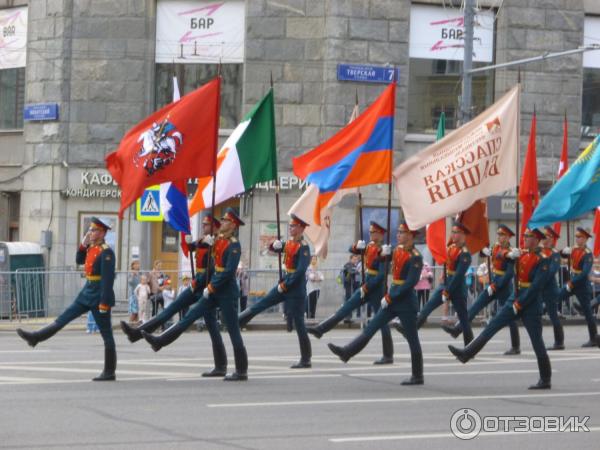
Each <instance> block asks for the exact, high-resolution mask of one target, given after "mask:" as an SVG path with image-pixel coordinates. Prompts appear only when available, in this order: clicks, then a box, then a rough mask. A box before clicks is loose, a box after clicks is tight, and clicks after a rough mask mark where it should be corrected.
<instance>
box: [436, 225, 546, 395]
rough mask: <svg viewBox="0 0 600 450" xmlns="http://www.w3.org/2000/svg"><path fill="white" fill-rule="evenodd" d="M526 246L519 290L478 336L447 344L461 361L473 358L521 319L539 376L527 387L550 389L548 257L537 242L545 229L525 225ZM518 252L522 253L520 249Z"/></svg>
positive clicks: (521, 259)
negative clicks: (544, 295)
mask: <svg viewBox="0 0 600 450" xmlns="http://www.w3.org/2000/svg"><path fill="white" fill-rule="evenodd" d="M523 239H524V241H525V248H524V249H523V252H522V254H521V255H519V266H518V267H519V272H518V282H519V292H518V294H517V295H516V296H515V295H513V297H512V298H511V299H510V300H509V301H508V302H506V303H505V304H504V306H503V307H502V309H501V310H500V311H499V312H498V314H496V315H495V316H494V318H493V319H492V320H491V322H490V323H489V324H488V325H487V326H486V327H485V328H484V330H483V331H482V332H481V334H480V335H479V336H477V338H476V339H475V340H474V341H472V342H471V343H470V344H468V345H467V346H466V347H465V348H464V349H462V350H461V349H458V348H456V347H454V346H452V345H449V346H448V348H449V349H450V351H451V352H452V354H453V355H454V356H456V357H457V358H458V360H459V361H460V362H462V363H463V364H464V363H466V362H467V361H469V360H470V359H471V358H473V357H474V356H475V355H476V354H477V353H479V351H480V350H481V349H482V348H483V347H484V346H485V344H486V343H487V342H488V341H489V340H490V339H491V338H492V337H493V336H494V335H495V334H496V333H497V332H498V331H499V330H500V329H501V328H502V327H504V326H506V325H508V324H509V323H510V322H514V321H515V320H517V319H521V320H522V321H523V324H524V325H525V328H526V329H527V333H528V334H529V338H530V339H531V345H532V346H533V350H534V351H535V355H536V357H537V362H538V368H539V371H540V379H539V381H538V382H537V384H534V385H532V386H530V387H529V389H550V387H551V377H552V368H551V367H550V358H548V353H547V352H546V347H545V345H544V340H543V338H542V310H543V306H542V301H541V298H540V293H541V292H542V289H543V287H544V285H545V284H546V283H547V281H548V274H549V273H550V270H549V265H550V260H549V259H548V258H546V257H545V256H544V254H543V253H542V252H541V249H540V248H539V243H540V241H541V240H542V239H544V233H542V232H541V231H540V230H538V229H533V230H530V229H527V230H525V233H524V234H523ZM517 253H521V251H520V250H518V251H517Z"/></svg>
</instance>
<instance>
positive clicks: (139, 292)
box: [134, 275, 152, 323]
mask: <svg viewBox="0 0 600 450" xmlns="http://www.w3.org/2000/svg"><path fill="white" fill-rule="evenodd" d="M134 292H135V298H137V302H138V311H139V317H140V322H142V323H144V322H146V320H148V319H149V317H148V312H149V308H148V299H149V298H150V294H151V293H152V291H151V290H150V285H149V284H148V277H147V276H146V275H142V276H141V277H140V284H138V285H137V286H136V287H135V291H134Z"/></svg>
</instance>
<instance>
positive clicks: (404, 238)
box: [327, 222, 423, 385]
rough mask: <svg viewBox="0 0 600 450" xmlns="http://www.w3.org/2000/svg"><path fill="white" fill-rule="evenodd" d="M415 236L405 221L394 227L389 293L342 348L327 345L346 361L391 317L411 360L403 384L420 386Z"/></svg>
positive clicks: (419, 261)
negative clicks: (403, 335)
mask: <svg viewBox="0 0 600 450" xmlns="http://www.w3.org/2000/svg"><path fill="white" fill-rule="evenodd" d="M417 233H418V232H416V231H411V230H410V229H409V228H408V225H407V224H406V222H402V223H401V224H400V225H399V226H398V230H397V235H396V237H397V240H398V246H397V247H396V248H395V249H394V253H393V256H392V286H391V288H390V292H389V294H386V295H385V296H384V297H383V298H382V299H381V309H380V310H379V311H378V312H377V314H376V315H375V317H373V319H372V320H371V322H369V325H367V327H366V328H365V329H364V330H363V332H362V333H361V334H360V335H358V336H357V337H356V338H354V339H353V340H352V341H351V342H350V343H349V344H347V345H345V346H344V347H339V346H337V345H334V344H331V343H329V344H327V346H328V347H329V349H330V350H331V351H332V352H333V353H335V354H336V355H338V356H339V357H340V359H341V360H342V361H344V362H347V361H348V360H349V359H350V358H352V357H353V356H354V355H356V354H357V353H359V352H360V351H361V350H362V349H363V348H365V346H366V345H367V344H368V343H369V341H370V340H371V338H372V337H373V335H374V334H375V333H376V332H377V330H379V329H380V328H381V327H382V326H383V325H386V324H387V323H388V322H389V321H390V320H391V319H393V318H394V317H398V318H399V319H400V321H401V322H402V325H403V327H404V330H405V333H406V339H407V341H408V345H409V347H410V356H411V360H412V376H411V377H410V378H409V379H407V380H404V381H403V382H402V384H403V385H415V384H423V354H422V352H421V344H420V342H419V335H418V333H417V311H418V310H419V302H418V300H417V295H416V292H415V289H414V288H415V284H417V282H418V281H419V278H420V276H421V270H422V268H423V257H422V256H421V254H420V253H419V251H418V250H417V249H416V248H415V246H414V236H415V235H416V234H417Z"/></svg>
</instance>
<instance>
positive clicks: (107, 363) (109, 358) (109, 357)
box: [92, 348, 117, 381]
mask: <svg viewBox="0 0 600 450" xmlns="http://www.w3.org/2000/svg"><path fill="white" fill-rule="evenodd" d="M116 369H117V350H116V349H114V348H105V349H104V370H103V371H102V373H101V374H100V375H98V376H97V377H96V378H93V379H92V381H115V380H116V376H115V370H116Z"/></svg>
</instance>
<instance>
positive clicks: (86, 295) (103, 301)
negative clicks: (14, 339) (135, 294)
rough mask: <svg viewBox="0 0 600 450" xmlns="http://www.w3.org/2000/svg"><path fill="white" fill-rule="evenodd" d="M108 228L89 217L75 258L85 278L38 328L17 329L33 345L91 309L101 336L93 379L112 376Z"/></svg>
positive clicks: (114, 354) (111, 262)
mask: <svg viewBox="0 0 600 450" xmlns="http://www.w3.org/2000/svg"><path fill="white" fill-rule="evenodd" d="M108 230H110V227H109V226H108V225H107V224H106V223H104V222H103V221H101V220H100V219H98V218H97V217H92V218H91V223H90V227H89V229H88V231H87V233H86V234H85V236H84V238H83V240H82V242H81V245H80V246H79V249H78V250H77V255H76V258H75V259H76V262H77V264H84V267H85V276H86V278H87V281H86V283H85V285H84V286H83V289H82V290H81V292H80V293H79V295H78V296H77V298H76V299H75V301H74V302H73V303H72V304H71V306H69V307H68V308H67V309H66V310H65V311H64V312H63V313H62V314H61V315H60V316H58V317H57V319H56V320H55V321H54V322H52V323H51V324H50V325H47V326H45V327H44V328H42V329H41V330H38V331H33V332H31V331H25V330H22V329H21V328H19V329H17V333H18V334H19V336H21V338H23V339H24V340H26V341H27V343H28V344H29V345H30V346H32V347H35V346H36V345H37V344H38V343H39V342H42V341H45V340H46V339H49V338H50V337H52V336H54V334H56V332H58V331H59V330H60V329H61V328H63V327H64V326H65V325H67V324H68V323H69V322H71V321H72V320H74V319H76V318H77V317H79V316H81V315H82V314H84V313H87V312H88V311H91V312H92V315H93V316H94V320H95V321H96V324H97V325H98V328H99V329H100V334H101V335H102V339H103V340H104V370H103V371H102V373H101V374H100V375H98V376H97V377H96V378H94V379H93V381H114V380H115V379H116V377H115V369H116V368H117V350H116V346H115V340H114V337H113V332H112V324H111V320H110V316H111V314H110V310H111V308H112V307H113V306H114V305H115V293H114V291H113V283H114V280H115V254H114V252H113V251H112V249H111V248H110V246H109V245H108V244H107V243H106V242H104V237H105V236H106V232H107V231H108Z"/></svg>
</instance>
